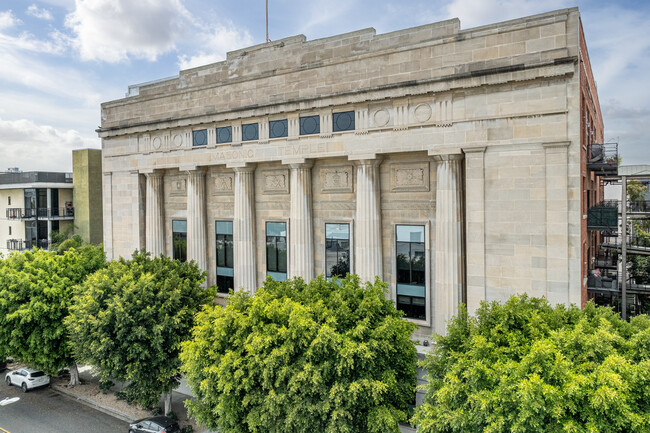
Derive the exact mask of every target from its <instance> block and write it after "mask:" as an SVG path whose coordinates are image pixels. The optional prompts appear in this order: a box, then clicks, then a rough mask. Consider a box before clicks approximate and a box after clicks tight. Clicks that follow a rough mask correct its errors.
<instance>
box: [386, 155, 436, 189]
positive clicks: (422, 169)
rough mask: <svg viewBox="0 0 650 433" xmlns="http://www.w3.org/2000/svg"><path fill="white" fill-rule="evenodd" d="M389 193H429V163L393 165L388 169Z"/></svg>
mask: <svg viewBox="0 0 650 433" xmlns="http://www.w3.org/2000/svg"><path fill="white" fill-rule="evenodd" d="M390 180H391V191H396V192H397V191H429V163H428V162H413V163H395V164H391V167H390Z"/></svg>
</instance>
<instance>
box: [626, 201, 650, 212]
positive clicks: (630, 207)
mask: <svg viewBox="0 0 650 433" xmlns="http://www.w3.org/2000/svg"><path fill="white" fill-rule="evenodd" d="M627 211H628V212H632V213H650V201H640V200H635V201H628V202H627Z"/></svg>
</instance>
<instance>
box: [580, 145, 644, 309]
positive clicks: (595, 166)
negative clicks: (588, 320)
mask: <svg viewBox="0 0 650 433" xmlns="http://www.w3.org/2000/svg"><path fill="white" fill-rule="evenodd" d="M587 156H588V159H587V169H588V170H590V171H592V172H593V173H594V174H595V175H596V176H598V179H599V182H600V183H601V185H603V186H604V185H605V184H609V185H620V186H621V193H620V196H621V199H620V200H607V201H604V202H601V203H598V204H597V205H595V206H592V207H590V208H589V209H588V214H587V230H590V231H597V232H599V240H600V248H599V250H598V255H597V257H596V260H595V262H594V264H593V266H592V269H591V270H590V271H589V275H588V279H587V292H588V297H589V299H593V300H594V301H595V302H596V304H599V305H608V306H612V307H614V309H615V311H618V312H620V313H621V316H622V317H623V318H624V319H627V318H629V317H631V316H635V315H638V314H647V313H650V285H644V284H637V282H636V281H635V278H634V276H631V275H630V274H629V268H630V260H629V255H650V238H648V237H647V236H644V234H643V232H641V231H638V230H636V229H635V227H637V224H636V223H635V222H638V221H641V220H644V219H646V220H647V219H648V218H650V202H647V201H644V200H635V201H630V200H629V198H628V195H627V182H628V180H630V179H639V180H643V179H645V180H646V181H648V180H650V167H648V166H623V167H620V169H619V166H618V145H617V144H616V143H606V144H597V143H596V144H593V145H591V146H589V147H588V149H587ZM623 263H625V264H626V266H623ZM623 300H625V301H623Z"/></svg>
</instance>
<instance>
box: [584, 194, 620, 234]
mask: <svg viewBox="0 0 650 433" xmlns="http://www.w3.org/2000/svg"><path fill="white" fill-rule="evenodd" d="M587 230H594V231H603V232H606V233H615V232H616V231H617V230H618V201H616V200H608V201H603V202H600V203H598V204H597V205H596V206H592V207H590V208H589V209H588V210H587Z"/></svg>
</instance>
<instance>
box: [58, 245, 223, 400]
mask: <svg viewBox="0 0 650 433" xmlns="http://www.w3.org/2000/svg"><path fill="white" fill-rule="evenodd" d="M204 278H205V273H204V272H202V271H200V270H199V268H198V267H197V266H196V264H195V263H194V262H190V263H186V262H179V261H177V260H172V259H170V258H168V257H164V256H161V257H155V258H151V257H150V256H149V254H146V253H139V252H137V251H136V252H135V253H134V254H133V258H132V259H130V260H125V259H123V258H120V259H119V260H117V261H113V262H111V263H109V265H108V267H106V268H105V269H102V270H100V271H98V272H96V273H95V274H93V275H92V276H90V277H89V278H88V279H87V280H86V281H85V283H84V284H82V285H81V286H79V287H78V288H77V290H76V291H75V296H74V298H73V304H72V306H71V307H70V316H69V317H68V319H66V324H67V326H68V330H69V332H70V340H71V344H72V348H73V351H74V354H75V356H76V357H77V358H78V359H80V360H82V361H83V362H85V363H87V364H89V365H91V366H93V367H94V368H95V369H96V371H97V372H98V375H99V377H100V380H102V381H104V382H108V381H110V380H119V381H125V382H129V385H128V386H127V387H126V388H125V389H124V390H123V395H124V396H125V398H126V399H127V401H129V402H135V403H138V404H140V405H141V406H143V407H147V408H149V407H153V406H154V405H156V404H157V403H158V401H159V400H160V396H161V395H162V394H167V399H166V401H165V413H167V412H169V410H170V407H169V405H170V404H171V399H170V395H171V391H172V389H174V388H175V387H177V386H178V384H179V378H180V373H179V369H180V360H179V359H178V354H179V351H180V345H181V342H182V341H183V340H186V339H187V338H188V337H189V335H190V331H191V329H192V326H193V325H194V316H195V315H196V313H197V312H198V311H199V309H200V308H201V306H203V305H204V304H206V303H209V302H210V301H211V300H212V299H213V298H214V296H215V290H214V288H210V289H207V290H206V289H204V288H203V287H202V285H201V283H202V282H203V280H204Z"/></svg>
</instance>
